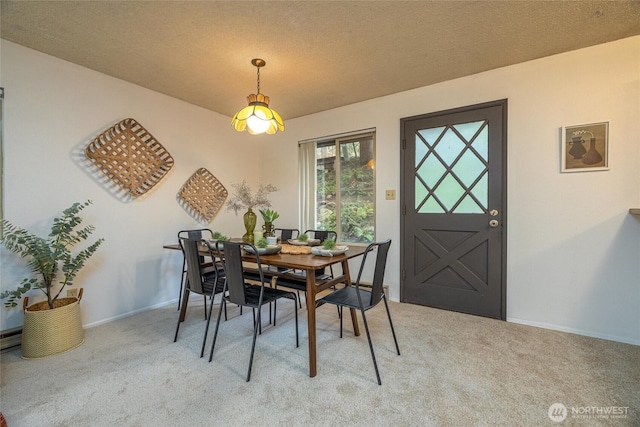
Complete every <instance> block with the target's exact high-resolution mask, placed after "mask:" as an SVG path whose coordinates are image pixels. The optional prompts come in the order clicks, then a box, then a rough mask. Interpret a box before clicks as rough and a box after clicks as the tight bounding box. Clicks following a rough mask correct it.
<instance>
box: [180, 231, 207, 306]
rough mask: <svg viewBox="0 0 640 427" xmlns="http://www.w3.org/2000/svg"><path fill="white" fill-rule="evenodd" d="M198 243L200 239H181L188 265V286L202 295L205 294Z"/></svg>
mask: <svg viewBox="0 0 640 427" xmlns="http://www.w3.org/2000/svg"><path fill="white" fill-rule="evenodd" d="M198 242H200V239H189V238H185V237H181V238H180V245H181V246H182V249H183V251H184V258H185V262H186V264H187V286H188V287H189V289H191V290H192V291H193V292H196V293H199V294H202V293H204V286H203V283H202V271H201V269H200V255H199V254H198Z"/></svg>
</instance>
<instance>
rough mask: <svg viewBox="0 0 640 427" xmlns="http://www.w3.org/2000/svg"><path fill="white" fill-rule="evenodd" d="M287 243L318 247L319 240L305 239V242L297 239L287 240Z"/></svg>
mask: <svg viewBox="0 0 640 427" xmlns="http://www.w3.org/2000/svg"><path fill="white" fill-rule="evenodd" d="M287 242H288V243H289V244H290V245H295V246H318V245H320V244H321V242H320V239H307V240H305V241H302V240H298V239H289V240H287Z"/></svg>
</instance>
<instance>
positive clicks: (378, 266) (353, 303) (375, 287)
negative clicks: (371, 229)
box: [317, 239, 400, 385]
mask: <svg viewBox="0 0 640 427" xmlns="http://www.w3.org/2000/svg"><path fill="white" fill-rule="evenodd" d="M390 246H391V239H389V240H386V241H384V242H381V243H371V244H370V245H369V246H368V247H367V250H366V251H365V253H364V256H363V258H362V264H361V265H360V271H359V272H358V278H357V280H356V282H355V284H354V285H353V286H345V287H344V288H341V289H338V290H337V291H334V292H332V293H330V294H328V295H326V296H325V297H323V298H320V299H319V300H318V302H317V306H318V307H319V306H321V305H323V304H334V305H336V306H337V307H338V308H339V309H340V312H341V315H340V338H342V319H343V318H344V316H342V309H343V308H345V307H346V308H355V309H358V310H360V312H361V313H362V323H364V329H365V331H366V332H367V340H368V341H369V349H370V350H371V358H372V359H373V366H374V368H375V370H376V377H377V378H378V384H379V385H382V382H381V381H380V373H379V372H378V364H377V363H376V355H375V353H374V352H373V344H372V343H371V334H370V333H369V325H368V324H367V317H366V316H365V312H366V311H368V310H370V309H372V308H373V307H375V306H376V305H378V303H379V302H380V301H381V300H382V301H384V306H385V308H386V310H387V317H388V318H389V326H391V333H392V334H393V341H394V342H395V345H396V351H397V352H398V355H400V348H399V347H398V340H397V339H396V332H395V330H394V329H393V322H392V321H391V313H390V312H389V304H388V303H387V298H386V297H385V294H384V289H383V286H382V284H383V280H384V271H385V267H386V265H387V254H388V253H389V247H390ZM372 251H376V252H375V253H376V261H375V270H374V273H373V283H372V285H371V288H370V290H366V289H363V286H362V283H361V278H362V272H363V270H364V267H365V263H366V262H367V256H368V255H369V254H370V253H373V252H372Z"/></svg>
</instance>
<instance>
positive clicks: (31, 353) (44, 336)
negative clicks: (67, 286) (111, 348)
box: [22, 292, 84, 359]
mask: <svg viewBox="0 0 640 427" xmlns="http://www.w3.org/2000/svg"><path fill="white" fill-rule="evenodd" d="M80 298H82V292H80V294H79V298H58V299H57V300H56V303H57V304H56V308H54V309H53V310H51V309H48V307H49V306H48V304H47V302H46V301H43V302H39V303H36V304H32V305H30V306H28V307H25V310H24V325H23V327H22V357H23V358H25V359H38V358H41V357H47V356H52V355H54V354H59V353H63V352H65V351H68V350H71V349H73V348H76V347H78V346H79V345H80V344H82V343H83V342H84V329H82V317H81V314H80ZM27 303H28V299H27V298H25V302H24V305H25V306H26V305H27ZM58 305H59V307H58Z"/></svg>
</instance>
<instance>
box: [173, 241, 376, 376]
mask: <svg viewBox="0 0 640 427" xmlns="http://www.w3.org/2000/svg"><path fill="white" fill-rule="evenodd" d="M200 246H201V249H200V251H201V254H202V255H205V256H208V255H209V253H208V250H207V249H206V247H205V245H200ZM163 248H165V249H177V250H180V245H179V244H174V245H164V246H163ZM365 250H366V247H365V246H350V247H349V250H347V251H346V252H345V253H342V254H338V255H334V256H320V255H313V254H287V253H277V254H270V255H260V263H261V264H262V265H263V269H264V266H270V267H275V269H271V268H270V269H269V270H268V271H267V276H268V277H273V276H276V277H277V276H279V275H282V276H286V277H287V278H291V277H292V275H291V274H289V273H285V272H280V271H278V268H280V269H286V270H290V269H293V270H302V271H304V272H305V275H304V276H305V277H304V278H302V279H301V281H303V280H304V281H305V282H306V290H307V292H306V294H307V327H308V335H309V376H310V377H315V376H316V374H317V356H316V295H317V294H318V293H319V292H322V291H323V290H325V289H329V288H331V287H333V286H334V285H336V284H338V283H344V284H345V285H346V286H351V275H350V273H349V260H350V259H352V258H355V257H358V256H360V255H362V254H364V252H365ZM243 260H244V261H246V262H248V263H255V261H256V257H255V255H253V254H249V253H246V254H245V255H244V256H243ZM334 264H340V265H341V267H342V273H341V274H340V275H337V276H335V277H332V278H329V279H324V280H317V279H316V274H315V271H316V270H323V269H325V268H327V267H330V266H332V265H334ZM350 313H351V322H352V324H353V332H354V334H355V335H360V329H359V327H358V319H357V316H356V310H355V309H350Z"/></svg>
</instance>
